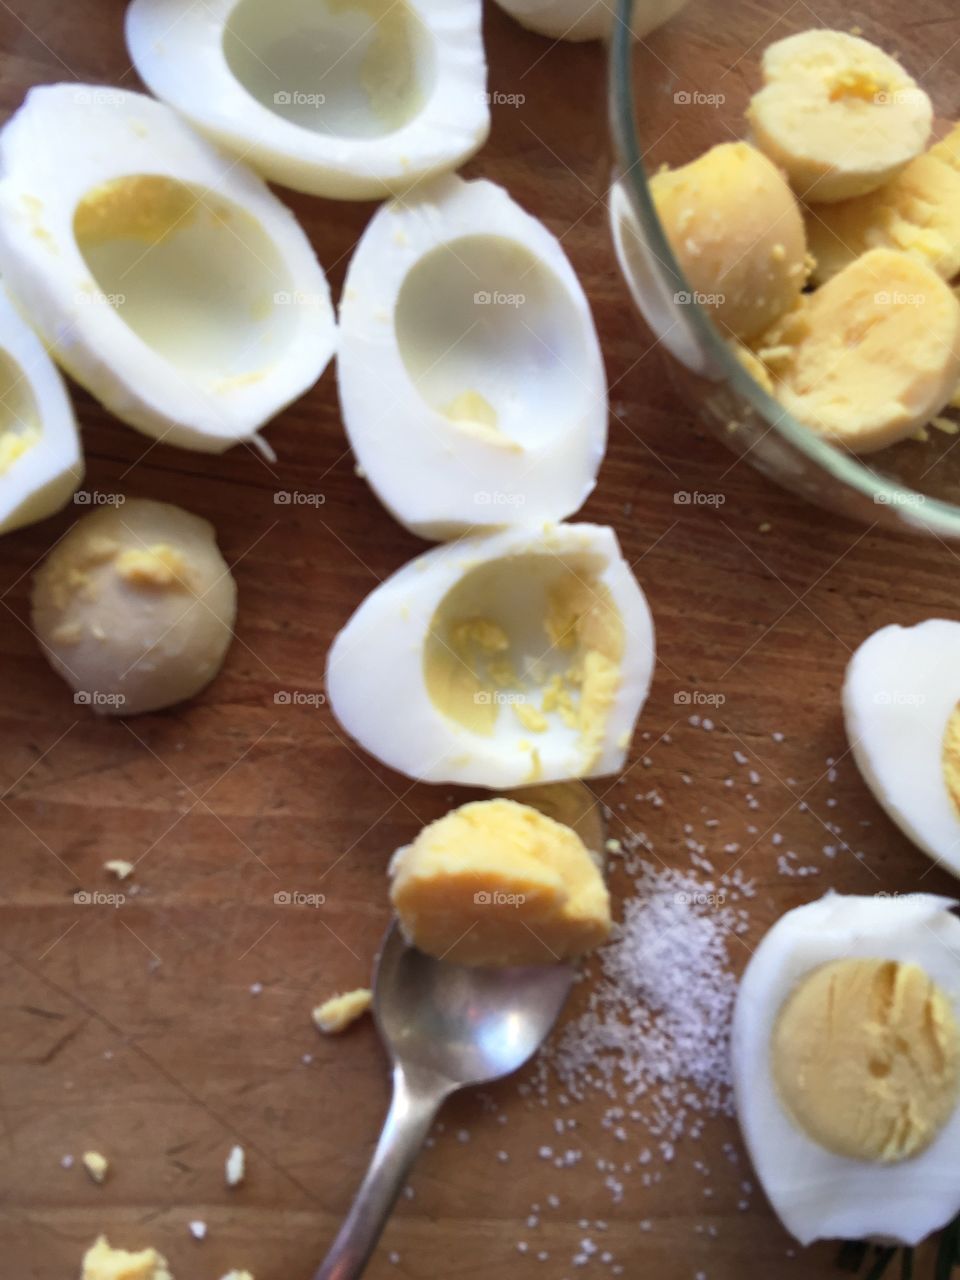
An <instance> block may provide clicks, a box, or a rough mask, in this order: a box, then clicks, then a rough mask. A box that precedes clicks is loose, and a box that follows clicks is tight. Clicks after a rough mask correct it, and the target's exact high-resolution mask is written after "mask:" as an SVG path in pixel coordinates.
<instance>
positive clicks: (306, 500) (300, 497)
mask: <svg viewBox="0 0 960 1280" xmlns="http://www.w3.org/2000/svg"><path fill="white" fill-rule="evenodd" d="M326 500H327V495H326V494H325V493H308V492H305V491H304V490H303V489H278V490H277V491H276V493H275V494H274V495H273V502H274V506H277V507H322V506H323V505H324V503H325V502H326Z"/></svg>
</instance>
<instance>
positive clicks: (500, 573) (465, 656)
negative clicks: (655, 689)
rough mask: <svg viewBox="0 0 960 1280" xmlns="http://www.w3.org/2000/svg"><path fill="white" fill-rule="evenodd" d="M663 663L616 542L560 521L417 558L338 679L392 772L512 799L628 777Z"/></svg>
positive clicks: (384, 593) (338, 646)
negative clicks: (543, 785) (503, 792)
mask: <svg viewBox="0 0 960 1280" xmlns="http://www.w3.org/2000/svg"><path fill="white" fill-rule="evenodd" d="M385 636H389V637H390V646H389V648H390V660H389V661H384V652H383V650H384V637H385ZM653 661H654V634H653V623H652V619H651V617H650V611H649V608H648V606H647V602H646V599H645V597H644V595H643V592H642V591H641V589H640V586H639V584H638V583H637V581H636V579H635V577H634V576H633V573H632V571H631V569H630V567H629V565H628V564H627V563H626V561H625V560H624V559H623V556H622V553H621V551H620V547H619V544H618V542H617V539H616V536H615V534H614V533H613V531H612V530H611V529H608V528H605V527H602V526H598V525H581V524H570V525H567V524H557V525H555V524H550V523H546V524H543V525H539V526H534V525H518V526H513V527H509V528H506V529H503V530H501V531H499V532H496V533H491V534H489V535H488V536H485V537H482V538H481V537H475V538H465V539H462V540H460V541H459V542H457V543H454V544H450V545H446V546H441V547H435V548H433V549H432V550H430V551H428V552H426V553H425V554H423V555H421V556H418V557H417V558H416V559H415V560H413V561H411V562H410V563H409V564H407V565H406V566H405V567H404V568H402V569H401V570H399V571H398V572H397V573H395V574H394V575H393V576H392V577H390V578H388V579H387V580H386V581H385V582H383V583H381V584H380V585H379V586H378V587H377V588H376V589H375V590H374V591H373V592H372V593H371V594H370V595H369V596H368V597H367V599H366V600H365V601H364V602H363V603H362V604H361V605H360V607H359V608H358V609H357V610H356V611H355V613H354V614H353V616H352V617H351V618H350V620H349V621H348V622H347V624H346V626H345V627H344V628H343V630H342V631H341V632H340V633H339V634H338V636H337V637H336V639H335V640H334V643H333V645H332V646H331V649H330V652H329V655H328V659H327V678H326V679H327V691H328V696H329V698H330V705H331V707H332V709H333V711H334V713H335V715H336V716H337V718H338V720H339V721H340V722H341V724H342V725H343V726H344V728H345V729H346V730H347V731H348V732H349V733H350V734H351V736H353V737H354V738H355V739H356V740H357V741H358V742H359V743H360V744H361V745H362V746H364V747H365V748H366V749H367V750H368V751H370V752H371V753H372V754H373V755H375V756H376V757H377V758H378V759H380V760H382V761H383V762H384V763H386V764H389V765H391V766H392V767H393V768H396V769H399V770H400V771H401V772H403V773H406V774H408V775H409V776H410V777H414V778H421V779H423V780H425V781H431V782H444V781H449V782H463V783H472V784H476V785H480V786H485V787H489V788H491V789H494V788H496V789H506V788H514V787H520V786H524V785H528V784H531V783H534V782H555V781H561V780H564V779H569V778H577V777H599V776H603V775H605V774H608V773H612V772H614V771H616V770H617V769H618V768H620V767H621V766H622V764H623V761H624V760H625V758H626V751H627V748H628V746H629V740H630V737H631V735H632V730H633V725H634V722H635V720H636V718H637V715H638V714H639V711H640V708H641V707H642V705H643V702H644V700H645V698H646V694H647V690H648V688H649V684H650V679H651V676H652V668H653ZM516 708H527V710H520V711H519V713H518V711H517V710H516ZM385 709H389V714H385Z"/></svg>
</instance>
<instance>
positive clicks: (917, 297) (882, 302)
mask: <svg viewBox="0 0 960 1280" xmlns="http://www.w3.org/2000/svg"><path fill="white" fill-rule="evenodd" d="M873 300H874V302H875V303H876V304H877V306H878V307H922V306H923V305H924V303H925V302H926V300H927V295H926V294H925V293H907V292H905V291H904V290H903V289H881V290H880V291H879V292H878V293H875V294H874V295H873Z"/></svg>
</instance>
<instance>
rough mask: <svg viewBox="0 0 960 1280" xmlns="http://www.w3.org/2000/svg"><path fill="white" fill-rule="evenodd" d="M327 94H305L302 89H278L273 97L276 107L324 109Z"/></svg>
mask: <svg viewBox="0 0 960 1280" xmlns="http://www.w3.org/2000/svg"><path fill="white" fill-rule="evenodd" d="M326 100H327V95H326V94H325V93H304V91H303V90H302V89H278V90H277V92H276V93H275V94H274V95H273V105H274V106H275V107H322V106H323V105H324V103H325V102H326Z"/></svg>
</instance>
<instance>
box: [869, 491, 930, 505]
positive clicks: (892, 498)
mask: <svg viewBox="0 0 960 1280" xmlns="http://www.w3.org/2000/svg"><path fill="white" fill-rule="evenodd" d="M873 500H874V502H875V503H876V504H877V505H878V506H880V507H919V506H922V504H923V503H924V502H926V500H927V495H926V494H925V493H875V494H874V495H873Z"/></svg>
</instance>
